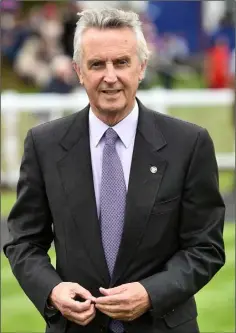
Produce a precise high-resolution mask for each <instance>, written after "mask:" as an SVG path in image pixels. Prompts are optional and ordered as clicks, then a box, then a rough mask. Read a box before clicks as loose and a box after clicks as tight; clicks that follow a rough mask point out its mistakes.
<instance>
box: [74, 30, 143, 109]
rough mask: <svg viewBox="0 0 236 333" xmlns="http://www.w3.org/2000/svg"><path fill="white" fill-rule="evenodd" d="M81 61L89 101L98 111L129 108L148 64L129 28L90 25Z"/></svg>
mask: <svg viewBox="0 0 236 333" xmlns="http://www.w3.org/2000/svg"><path fill="white" fill-rule="evenodd" d="M81 44H82V56H81V58H82V59H81V62H80V65H75V70H76V72H77V74H78V76H79V79H80V82H81V84H83V85H84V87H85V89H86V91H87V94H88V97H89V101H90V104H91V106H92V108H93V109H94V110H96V112H98V113H111V112H115V113H117V112H118V113H124V112H129V111H130V110H131V109H132V108H133V105H134V101H135V95H136V91H137V89H138V85H139V80H141V79H142V78H143V73H144V70H145V66H146V64H141V63H140V61H139V58H138V54H137V40H136V36H135V34H134V32H133V31H132V30H131V29H130V28H121V29H105V30H99V29H95V28H89V29H88V30H86V31H85V32H84V34H83V36H82V43H81Z"/></svg>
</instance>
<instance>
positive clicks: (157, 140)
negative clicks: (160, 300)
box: [111, 101, 166, 285]
mask: <svg viewBox="0 0 236 333" xmlns="http://www.w3.org/2000/svg"><path fill="white" fill-rule="evenodd" d="M138 103H139V122H138V128H137V134H136V138H135V145H134V152H133V158H132V165H131V170H130V179H129V188H128V193H127V203H126V218H125V224H124V231H123V236H122V240H121V245H120V250H119V253H118V257H117V261H116V265H115V270H114V274H113V279H112V281H111V285H115V284H118V283H119V280H120V278H121V277H122V275H123V274H124V272H125V271H126V270H127V267H128V265H129V263H130V261H131V260H132V258H133V256H134V254H135V252H136V250H137V247H138V245H139V243H140V241H141V238H142V235H143V233H144V231H145V228H146V224H147V221H148V218H149V215H150V212H151V209H152V206H153V204H154V201H155V198H156V195H157V192H158V190H159V187H160V184H161V180H162V177H163V175H164V172H165V168H166V161H165V160H163V159H162V158H161V157H160V154H159V153H158V150H160V149H161V148H163V147H164V146H165V145H166V142H165V140H164V138H163V136H162V134H161V132H160V131H159V130H158V128H157V126H156V119H155V115H154V113H153V112H150V111H148V110H145V108H144V106H143V105H142V104H141V103H140V102H139V101H138ZM151 167H156V169H153V168H152V169H151ZM151 170H152V171H153V170H154V172H151ZM155 171H156V172H155Z"/></svg>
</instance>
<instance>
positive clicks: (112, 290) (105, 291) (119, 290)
mask: <svg viewBox="0 0 236 333" xmlns="http://www.w3.org/2000/svg"><path fill="white" fill-rule="evenodd" d="M125 290H126V287H125V285H121V286H118V287H114V288H109V289H106V288H103V287H100V288H99V291H100V292H101V294H103V295H105V296H108V295H117V294H121V293H123V292H124V291H125Z"/></svg>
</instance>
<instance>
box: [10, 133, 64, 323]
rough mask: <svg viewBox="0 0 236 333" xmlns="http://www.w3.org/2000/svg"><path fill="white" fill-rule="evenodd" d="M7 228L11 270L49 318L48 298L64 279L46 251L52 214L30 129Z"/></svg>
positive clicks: (40, 310) (41, 311)
mask: <svg viewBox="0 0 236 333" xmlns="http://www.w3.org/2000/svg"><path fill="white" fill-rule="evenodd" d="M8 229H9V234H10V240H9V241H8V242H7V243H6V244H5V246H4V252H5V254H6V256H7V257H8V259H9V262H10V265H11V268H12V271H13V273H14V275H15V277H16V278H17V280H18V282H19V284H20V285H21V287H22V288H23V290H24V292H25V293H26V295H27V296H28V297H29V298H30V300H31V301H32V302H33V303H34V305H35V306H36V308H37V309H38V310H39V312H40V313H41V314H42V316H44V317H45V320H47V318H48V317H47V315H48V313H49V311H47V314H46V312H45V307H46V302H47V298H48V296H49V294H50V292H51V290H52V289H53V288H54V287H55V286H56V285H57V284H58V283H60V282H62V280H61V278H60V277H59V275H58V274H57V272H56V270H55V269H54V267H53V266H52V265H51V262H50V257H49V256H48V254H47V252H48V250H49V248H50V246H51V242H52V240H53V231H52V217H51V213H50V209H49V205H48V201H47V196H46V191H45V188H44V182H43V177H42V173H41V170H40V166H39V163H38V159H37V154H36V151H35V147H34V142H33V136H32V132H31V131H29V132H28V134H27V137H26V139H25V146H24V155H23V158H22V162H21V167H20V177H19V181H18V184H17V200H16V203H15V205H14V206H13V208H12V210H11V212H10V215H9V218H8Z"/></svg>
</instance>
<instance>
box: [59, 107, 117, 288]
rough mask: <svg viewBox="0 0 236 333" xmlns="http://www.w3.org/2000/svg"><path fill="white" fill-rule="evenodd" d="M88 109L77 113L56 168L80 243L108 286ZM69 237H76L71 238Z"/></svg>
mask: <svg viewBox="0 0 236 333" xmlns="http://www.w3.org/2000/svg"><path fill="white" fill-rule="evenodd" d="M88 110H89V107H87V108H86V109H84V110H82V111H80V112H79V113H78V115H77V118H76V120H75V121H74V123H73V124H72V126H71V128H70V129H69V131H68V132H67V133H66V135H65V136H64V138H63V139H62V141H61V146H62V147H63V148H64V149H65V151H66V153H65V156H64V157H63V159H61V160H60V161H59V162H58V168H59V172H60V176H61V179H62V183H63V186H64V189H65V193H66V196H67V199H68V205H69V206H70V209H71V212H72V216H73V218H74V222H75V224H76V229H77V230H78V235H80V239H82V240H83V241H84V247H85V249H86V251H87V254H88V256H89V258H90V259H91V261H92V262H93V265H94V267H96V268H97V271H98V274H99V276H101V278H102V279H103V281H104V283H105V284H107V283H108V282H109V279H110V278H109V272H108V268H107V264H106V260H105V256H104V251H103V246H102V241H101V237H100V226H99V221H98V217H97V208H96V199H95V193H94V185H93V174H92V165H91V155H90V143H89V129H88ZM71 237H76V236H75V235H71Z"/></svg>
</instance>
